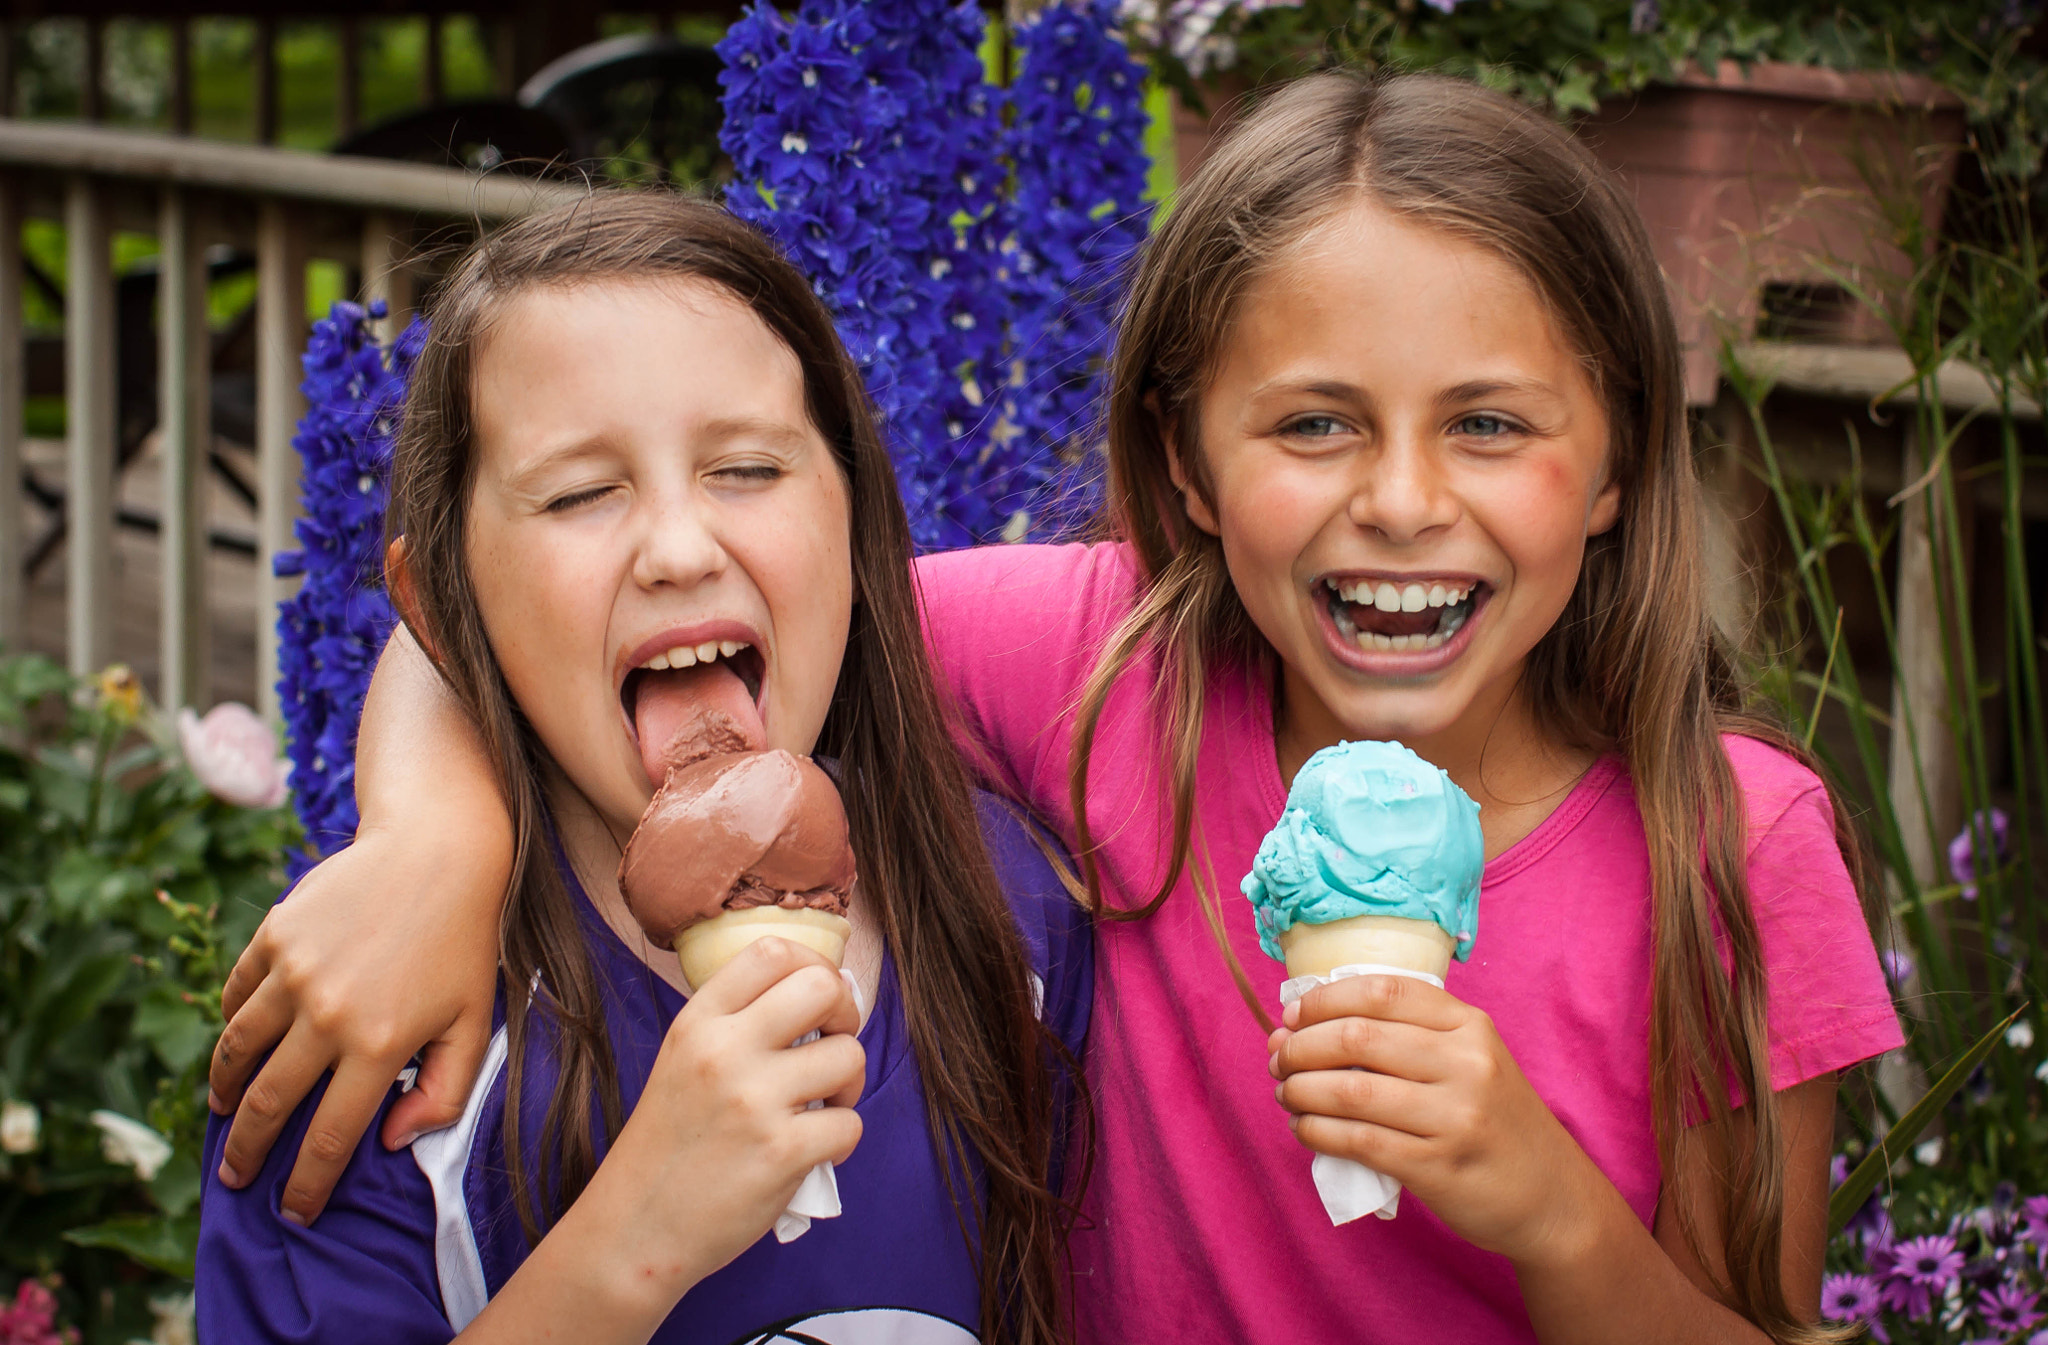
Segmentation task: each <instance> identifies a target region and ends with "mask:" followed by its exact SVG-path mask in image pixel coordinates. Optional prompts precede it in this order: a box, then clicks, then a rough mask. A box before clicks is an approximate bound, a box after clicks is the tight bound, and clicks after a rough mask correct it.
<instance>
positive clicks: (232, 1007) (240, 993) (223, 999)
mask: <svg viewBox="0 0 2048 1345" xmlns="http://www.w3.org/2000/svg"><path fill="white" fill-rule="evenodd" d="M265 919H268V917H267V916H266V917H265ZM267 932H268V931H267V928H266V927H265V926H263V925H258V926H257V928H256V937H254V938H252V939H250V940H249V946H248V947H246V948H244V949H243V950H242V955H241V956H240V957H238V958H236V959H235V966H234V970H232V971H230V972H229V973H228V979H227V983H226V984H225V985H223V986H221V988H220V1015H221V1017H223V1018H227V1019H232V1018H234V1016H235V1015H236V1014H238V1013H240V1012H241V1011H242V1006H243V1005H244V1004H246V1003H247V1002H248V1000H249V997H250V996H251V995H253V994H255V993H256V988H257V987H258V986H260V985H262V984H263V983H264V980H265V979H266V978H267V977H268V976H269V975H270V940H269V939H268V938H266V937H264V936H265V934H266V933H267Z"/></svg>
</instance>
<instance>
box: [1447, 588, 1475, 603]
mask: <svg viewBox="0 0 2048 1345" xmlns="http://www.w3.org/2000/svg"><path fill="white" fill-rule="evenodd" d="M1471 591H1472V590H1470V589H1465V588H1454V589H1452V590H1451V591H1450V592H1449V593H1447V594H1445V595H1444V600H1445V601H1446V602H1448V603H1450V605H1451V606H1453V607H1456V606H1457V605H1458V604H1459V603H1461V602H1463V601H1465V595H1466V594H1468V593H1470V592H1471Z"/></svg>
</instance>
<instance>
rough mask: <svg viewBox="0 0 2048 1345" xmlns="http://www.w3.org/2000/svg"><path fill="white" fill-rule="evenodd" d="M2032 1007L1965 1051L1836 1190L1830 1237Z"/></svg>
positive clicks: (1830, 1209) (2025, 1007)
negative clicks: (2008, 1030) (2008, 1029)
mask: <svg viewBox="0 0 2048 1345" xmlns="http://www.w3.org/2000/svg"><path fill="white" fill-rule="evenodd" d="M2032 1007H2033V1006H2032V1005H2029V1004H2022V1005H2020V1007H2018V1008H2017V1009H2014V1010H2013V1011H2012V1012H2011V1013H2010V1014H2008V1015H2006V1018H2005V1020H2004V1021H2003V1022H2001V1023H1999V1024H1998V1026H1996V1027H1994V1028H1992V1029H1991V1030H1990V1031H1989V1032H1987V1033H1985V1034H1984V1035H1983V1036H1981V1037H1979V1038H1978V1039H1977V1043H1976V1045H1974V1046H1972V1047H1971V1048H1970V1049H1969V1050H1967V1051H1965V1052H1963V1058H1962V1059H1960V1060H1958V1061H1956V1063H1955V1064H1953V1065H1950V1066H1949V1067H1948V1072H1947V1073H1945V1074H1943V1075H1942V1076H1941V1077H1940V1078H1939V1079H1937V1080H1935V1082H1934V1086H1933V1087H1931V1088H1929V1089H1928V1090H1927V1093H1926V1095H1925V1096H1923V1097H1922V1098H1921V1099H1920V1100H1919V1101H1918V1102H1916V1103H1914V1104H1913V1105H1912V1106H1911V1107H1910V1108H1908V1109H1907V1111H1906V1114H1905V1115H1904V1116H1901V1117H1900V1118H1899V1123H1898V1124H1897V1125H1895V1126H1893V1127H1892V1128H1891V1129H1890V1130H1888V1131H1886V1132H1885V1136H1884V1138H1883V1139H1881V1140H1879V1141H1878V1142H1877V1146H1876V1147H1875V1148H1873V1149H1872V1150H1871V1151H1870V1152H1869V1153H1867V1154H1865V1155H1864V1156H1863V1161H1862V1162H1860V1163H1858V1164H1857V1165H1856V1168H1855V1170H1854V1171H1852V1172H1851V1173H1850V1174H1849V1178H1848V1180H1847V1181H1845V1182H1843V1183H1842V1184H1841V1185H1840V1186H1838V1187H1836V1188H1835V1193H1834V1195H1832V1196H1830V1197H1829V1198H1828V1236H1829V1237H1830V1238H1832V1237H1834V1235H1835V1234H1837V1233H1839V1232H1841V1231H1842V1229H1843V1227H1844V1226H1846V1225H1847V1224H1848V1222H1849V1219H1850V1216H1852V1215H1854V1214H1855V1213H1856V1211H1857V1210H1860V1209H1862V1208H1863V1202H1864V1201H1866V1200H1868V1199H1870V1193H1871V1192H1872V1191H1875V1190H1876V1189H1877V1184H1878V1183H1879V1182H1881V1181H1883V1180H1884V1174H1885V1173H1887V1172H1889V1171H1890V1170H1891V1166H1892V1164H1893V1163H1894V1162H1896V1161H1897V1160H1898V1159H1899V1158H1900V1157H1901V1156H1903V1155H1904V1154H1905V1152H1906V1151H1907V1150H1908V1149H1910V1148H1912V1147H1913V1145H1914V1144H1915V1143H1916V1142H1917V1141H1918V1140H1919V1138H1920V1133H1921V1132H1922V1131H1924V1130H1926V1129H1927V1127H1928V1124H1929V1123H1930V1122H1932V1121H1933V1120H1934V1118H1935V1117H1936V1116H1939V1115H1940V1114H1941V1109H1942V1108H1943V1107H1946V1106H1947V1105H1948V1101H1949V1099H1950V1098H1952V1097H1954V1096H1955V1095H1956V1094H1957V1093H1958V1092H1960V1091H1962V1087H1963V1085H1964V1084H1965V1083H1967V1082H1969V1078H1970V1075H1971V1074H1973V1073H1975V1072H1976V1069H1977V1066H1979V1065H1981V1064H1983V1063H1984V1061H1985V1060H1986V1059H1987V1058H1988V1057H1989V1056H1990V1055H1991V1053H1992V1052H1993V1051H1994V1050H1996V1049H1998V1043H1999V1040H2000V1039H2001V1038H2002V1037H2004V1036H2005V1030H2006V1029H2007V1028H2009V1027H2011V1026H2012V1025H2013V1024H2014V1023H2016V1022H2018V1021H2019V1017H2020V1015H2021V1014H2023V1013H2025V1012H2026V1011H2027V1010H2028V1009H2029V1008H2032Z"/></svg>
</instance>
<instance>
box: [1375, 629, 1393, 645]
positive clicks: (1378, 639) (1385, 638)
mask: <svg viewBox="0 0 2048 1345" xmlns="http://www.w3.org/2000/svg"><path fill="white" fill-rule="evenodd" d="M1372 647H1373V648H1374V649H1392V648H1393V647H1394V637H1393V636H1391V635H1380V634H1378V633H1375V634H1374V635H1373V637H1372Z"/></svg>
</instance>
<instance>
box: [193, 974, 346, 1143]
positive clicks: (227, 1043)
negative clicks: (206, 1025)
mask: <svg viewBox="0 0 2048 1345" xmlns="http://www.w3.org/2000/svg"><path fill="white" fill-rule="evenodd" d="M243 965H244V964H243V963H241V962H238V963H236V964H235V971H236V972H237V973H238V974H239V973H240V971H241V969H242V967H243ZM227 1015H228V1024H227V1026H226V1027H224V1028H222V1029H221V1034H220V1040H219V1041H217V1042H215V1043H214V1046H213V1062H212V1063H211V1064H210V1065H208V1066H207V1070H206V1084H207V1092H206V1103H207V1105H208V1106H210V1107H212V1108H213V1110H215V1111H217V1112H219V1113H221V1114H222V1115H223V1116H225V1115H226V1114H227V1113H229V1112H231V1111H234V1110H235V1108H236V1107H237V1106H238V1105H239V1104H240V1103H241V1100H242V1089H243V1087H244V1086H245V1085H247V1084H248V1082H249V1076H250V1075H251V1074H252V1073H254V1072H255V1069H256V1066H257V1064H258V1062H260V1061H261V1060H262V1059H263V1053H264V1052H265V1051H267V1050H269V1049H270V1048H271V1047H273V1046H275V1045H276V1044H277V1043H278V1041H279V1039H280V1038H282V1037H283V1036H284V1035H285V1033H286V1032H287V1031H289V1030H290V1028H291V1026H292V1022H293V1013H292V1001H291V995H290V993H289V992H288V991H286V990H285V989H284V987H283V986H281V985H279V984H278V982H277V981H276V980H274V979H272V980H266V981H264V982H263V983H262V984H261V985H259V986H257V987H256V988H255V989H254V990H253V991H251V992H250V993H249V994H248V995H246V996H243V997H242V998H241V999H240V1000H239V1001H238V1002H237V1003H236V1005H235V1007H234V1008H232V1009H229V1010H228V1011H227ZM314 1077H315V1078H318V1077H319V1076H318V1075H317V1074H315V1076H314ZM297 1101H298V1099H297V1098H296V1097H295V1098H293V1102H294V1103H296V1102H297ZM286 1110H287V1111H289V1110H290V1108H289V1107H288V1108H286ZM268 1147H269V1146H267V1145H266V1146H265V1148H266V1149H267V1148H268ZM262 1156H263V1155H262V1154H261V1153H258V1154H257V1155H256V1157H257V1159H258V1160H259V1161H260V1160H261V1158H262ZM252 1170H253V1169H252Z"/></svg>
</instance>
